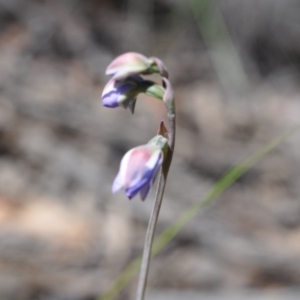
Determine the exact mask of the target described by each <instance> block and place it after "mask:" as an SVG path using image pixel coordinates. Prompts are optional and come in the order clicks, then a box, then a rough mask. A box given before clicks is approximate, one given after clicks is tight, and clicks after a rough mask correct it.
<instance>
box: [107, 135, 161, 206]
mask: <svg viewBox="0 0 300 300" xmlns="http://www.w3.org/2000/svg"><path fill="white" fill-rule="evenodd" d="M165 145H167V140H166V139H165V138H164V137H163V136H156V137H155V138H153V139H152V140H151V141H150V142H149V143H148V144H147V145H143V146H139V147H136V148H133V149H131V150H129V151H128V152H127V153H126V154H125V155H124V157H123V158H122V161H121V164H120V169H119V172H118V175H117V176H116V178H115V180H114V183H113V186H112V192H113V193H116V192H117V191H118V190H120V189H121V188H124V189H125V194H126V196H127V197H128V198H129V199H131V198H133V197H134V196H136V195H137V194H138V193H140V196H141V199H142V200H145V199H146V197H147V195H148V193H149V191H150V189H151V187H152V185H153V182H154V180H155V176H156V174H157V172H158V170H159V168H160V166H161V165H162V163H163V159H164V153H163V149H164V147H165Z"/></svg>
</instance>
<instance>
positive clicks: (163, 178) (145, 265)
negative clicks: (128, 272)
mask: <svg viewBox="0 0 300 300" xmlns="http://www.w3.org/2000/svg"><path fill="white" fill-rule="evenodd" d="M163 83H164V85H165V88H166V92H165V96H164V99H163V100H164V103H165V105H166V108H167V113H168V121H169V127H170V128H169V133H168V145H169V148H168V151H167V153H166V157H165V159H164V162H163V165H162V170H161V172H160V175H159V179H158V185H157V190H156V195H155V203H154V207H153V210H152V213H151V216H150V220H149V224H148V228H147V233H146V238H145V244H144V252H143V258H142V264H141V270H140V274H139V281H138V287H137V293H136V300H143V299H144V297H145V291H146V286H147V279H148V273H149V266H150V259H151V251H152V244H153V239H154V234H155V229H156V224H157V220H158V216H159V212H160V208H161V204H162V200H163V196H164V192H165V186H166V182H167V177H168V173H169V169H170V165H171V162H172V157H173V152H174V147H175V136H176V111H175V100H174V96H173V90H172V86H171V84H170V82H169V81H168V79H166V78H163ZM166 132H167V130H166V128H165V127H164V125H163V123H162V124H161V127H160V130H159V133H160V134H166Z"/></svg>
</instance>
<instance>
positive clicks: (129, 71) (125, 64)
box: [105, 52, 159, 80]
mask: <svg viewBox="0 0 300 300" xmlns="http://www.w3.org/2000/svg"><path fill="white" fill-rule="evenodd" d="M152 73H159V68H158V67H157V65H156V62H155V61H154V60H153V59H151V58H148V57H146V56H144V55H143V54H140V53H136V52H128V53H125V54H122V55H120V56H118V57H117V58H115V59H114V60H113V61H112V62H111V63H110V64H109V66H108V67H107V68H106V72H105V74H106V75H110V76H112V77H113V78H114V79H115V80H122V79H124V78H126V77H128V76H131V75H141V74H144V75H146V74H152Z"/></svg>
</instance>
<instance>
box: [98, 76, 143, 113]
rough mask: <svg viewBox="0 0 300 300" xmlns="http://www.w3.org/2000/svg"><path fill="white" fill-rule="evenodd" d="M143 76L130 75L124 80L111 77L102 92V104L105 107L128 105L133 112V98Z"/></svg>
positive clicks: (134, 98)
mask: <svg viewBox="0 0 300 300" xmlns="http://www.w3.org/2000/svg"><path fill="white" fill-rule="evenodd" d="M142 82H143V78H142V77H140V76H131V77H129V78H127V79H126V80H124V81H116V80H115V79H111V80H110V81H109V82H108V83H107V84H106V86H105V87H104V90H103V92H102V104H103V106H105V107H110V108H114V107H118V106H120V105H121V106H123V107H124V108H127V107H129V108H130V110H131V111H132V113H133V110H134V106H135V100H136V97H137V95H138V93H139V92H141V90H140V89H141V85H142Z"/></svg>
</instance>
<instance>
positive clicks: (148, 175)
mask: <svg viewBox="0 0 300 300" xmlns="http://www.w3.org/2000/svg"><path fill="white" fill-rule="evenodd" d="M156 172H157V169H146V171H145V173H144V174H143V177H142V178H141V179H140V180H139V181H137V182H135V184H134V185H132V186H130V187H128V188H127V189H126V190H125V193H126V195H127V197H128V198H129V199H131V198H133V197H134V196H135V195H136V194H137V193H138V192H139V191H140V190H141V189H142V188H143V187H144V186H145V185H149V184H150V183H151V182H152V180H153V178H154V176H155V174H156Z"/></svg>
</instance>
